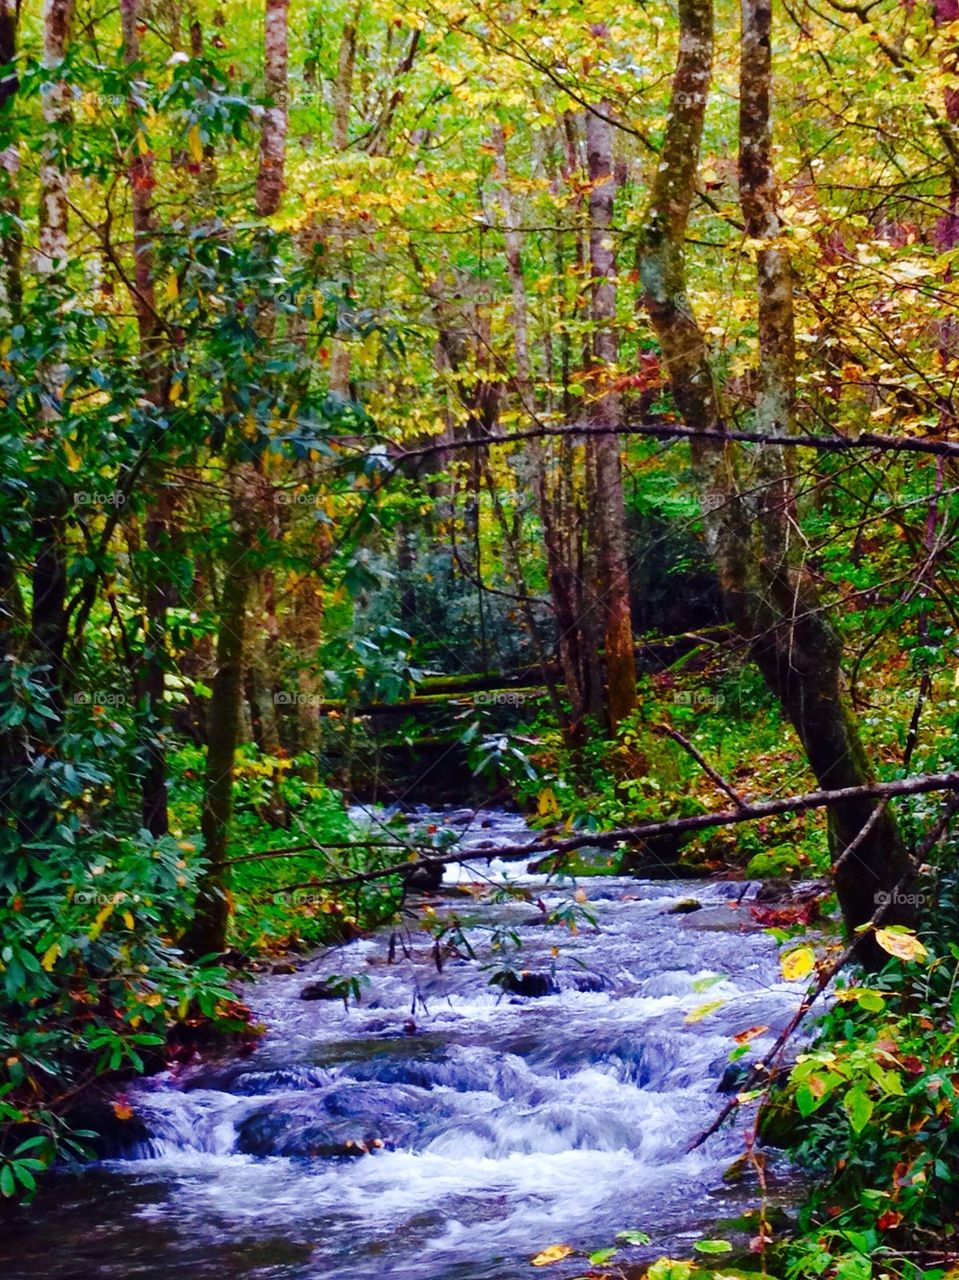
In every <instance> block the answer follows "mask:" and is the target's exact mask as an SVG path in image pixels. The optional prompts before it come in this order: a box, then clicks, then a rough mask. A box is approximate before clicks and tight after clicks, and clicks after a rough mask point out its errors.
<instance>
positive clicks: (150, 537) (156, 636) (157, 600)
mask: <svg viewBox="0 0 959 1280" xmlns="http://www.w3.org/2000/svg"><path fill="white" fill-rule="evenodd" d="M120 21H121V27H122V31H123V57H124V61H125V62H126V64H127V67H128V68H133V67H135V66H136V64H137V62H138V61H139V59H140V36H139V23H140V0H121V3H120ZM127 111H128V115H129V118H130V122H131V125H132V126H133V130H134V133H135V135H139V130H140V126H141V120H140V108H139V105H138V102H137V96H136V94H135V93H133V94H131V95H130V98H129V100H128V105H127ZM129 177H130V205H131V211H132V217H133V258H134V273H133V278H134V283H135V289H134V297H133V302H134V307H135V309H136V315H137V326H138V329H139V337H140V365H141V371H142V377H143V382H144V386H145V398H146V400H147V401H148V402H149V403H150V404H151V405H152V406H153V409H154V412H155V414H156V416H157V417H159V416H160V415H162V414H164V413H165V411H166V408H167V403H166V391H165V385H164V375H163V366H162V362H161V350H160V347H161V341H162V326H161V324H160V318H159V316H158V314H157V308H156V290H155V287H154V268H153V247H154V237H155V235H156V226H155V223H154V217H153V194H152V193H153V188H154V186H155V178H154V165H153V153H152V152H151V151H149V150H143V149H141V147H140V146H139V144H138V141H134V142H133V144H132V146H131V150H130V161H129ZM158 426H159V423H157V422H155V421H151V422H150V423H149V425H148V430H150V431H154V430H156V429H157V427H158ZM152 481H153V483H152V486H151V488H153V489H154V490H155V493H154V495H153V497H152V498H151V501H150V507H149V510H148V511H147V516H146V524H145V536H146V545H147V552H148V556H149V563H148V566H147V588H146V599H145V611H146V627H145V634H144V637H143V679H142V681H141V682H140V695H141V706H140V708H139V721H140V725H139V728H140V736H141V744H142V750H143V757H144V772H143V785H142V818H143V825H144V827H145V828H146V830H147V831H149V832H150V834H151V835H154V836H162V835H166V833H167V831H168V830H169V826H170V823H169V814H168V809H167V776H166V774H167V770H166V748H165V746H164V739H163V732H164V728H165V714H164V692H165V689H164V682H165V673H166V627H167V610H168V608H170V606H171V605H172V604H173V603H174V589H173V584H172V575H171V573H170V568H169V556H170V552H171V530H172V523H173V501H172V496H171V492H170V490H169V489H168V488H167V486H166V485H165V483H164V481H163V478H162V476H161V475H160V474H159V473H158V471H157V470H156V469H155V470H154V474H153V477H152Z"/></svg>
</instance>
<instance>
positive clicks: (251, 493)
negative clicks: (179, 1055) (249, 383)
mask: <svg viewBox="0 0 959 1280" xmlns="http://www.w3.org/2000/svg"><path fill="white" fill-rule="evenodd" d="M257 480H258V477H256V475H255V473H252V471H251V469H250V468H249V467H248V466H245V467H243V468H240V469H238V470H237V472H236V474H235V475H234V480H233V492H232V495H231V503H230V530H231V537H230V539H229V542H228V544H227V548H226V554H225V559H224V573H223V583H222V587H221V590H220V623H219V630H218V632H217V646H216V672H215V673H214V676H213V692H212V696H211V698H210V707H209V712H208V716H207V747H206V772H205V775H204V784H203V811H202V814H201V819H200V830H201V832H202V835H203V856H204V858H205V860H206V866H205V867H204V870H203V873H202V875H201V877H200V881H199V884H198V889H197V898H196V903H195V906H194V915H193V920H192V922H191V924H190V927H189V929H188V930H187V932H186V934H185V936H184V937H183V939H182V941H181V946H182V948H183V950H184V952H185V953H186V954H187V955H189V956H191V957H193V958H197V957H199V956H205V955H213V954H217V953H219V952H222V951H224V950H225V949H226V936H227V928H228V926H229V919H230V907H229V898H228V896H227V885H226V875H227V842H228V839H229V834H230V822H231V820H232V817H233V766H234V761H235V759H236V748H237V742H238V740H239V733H240V718H241V706H242V702H243V661H244V643H245V638H246V612H247V603H248V600H249V595H250V587H251V584H252V582H253V576H254V575H253V568H252V565H251V562H250V557H251V554H252V552H253V549H254V546H255V540H256V530H255V526H254V524H253V514H252V513H253V512H255V511H256V509H257V502H256V496H257V489H258V484H257Z"/></svg>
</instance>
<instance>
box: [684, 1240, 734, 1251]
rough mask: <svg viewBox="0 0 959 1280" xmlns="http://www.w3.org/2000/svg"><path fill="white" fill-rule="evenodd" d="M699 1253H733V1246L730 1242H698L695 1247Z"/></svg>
mask: <svg viewBox="0 0 959 1280" xmlns="http://www.w3.org/2000/svg"><path fill="white" fill-rule="evenodd" d="M693 1248H694V1249H695V1250H696V1252H697V1253H732V1251H733V1246H732V1245H731V1244H730V1243H729V1241H728V1240H697V1241H696V1243H695V1244H694V1245H693Z"/></svg>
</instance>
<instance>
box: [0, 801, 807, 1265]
mask: <svg viewBox="0 0 959 1280" xmlns="http://www.w3.org/2000/svg"><path fill="white" fill-rule="evenodd" d="M422 816H425V817H428V816H429V815H422ZM445 817H446V819H447V820H449V818H450V815H448V814H447V815H445ZM436 820H437V821H443V820H444V815H443V814H437V815H436ZM524 833H525V828H524V824H523V822H522V819H520V818H519V817H517V816H516V815H512V814H508V813H505V812H502V811H489V812H485V813H484V812H480V813H478V814H476V815H475V817H474V818H473V819H472V822H471V824H470V826H469V827H468V829H467V831H466V835H465V838H464V846H465V848H466V849H467V850H472V851H474V852H473V853H472V854H467V855H466V856H467V857H472V858H473V859H474V860H472V861H465V862H464V863H460V864H456V865H454V866H452V867H450V868H449V869H448V871H447V874H446V880H445V892H443V893H441V894H439V895H436V896H435V897H433V898H431V899H430V903H431V904H432V905H433V906H434V907H435V909H436V910H437V912H438V913H439V914H441V915H442V914H443V913H444V912H445V911H447V910H456V911H457V912H458V913H459V914H460V915H461V916H462V917H463V918H464V919H465V918H467V917H468V918H469V922H470V923H469V927H468V929H467V932H466V935H465V936H466V939H467V941H468V942H470V943H471V944H472V946H473V947H474V949H475V951H476V956H477V958H476V959H475V960H471V959H469V958H466V957H465V955H464V956H462V958H461V957H457V956H456V955H451V956H448V957H447V958H446V960H445V962H444V963H443V964H442V968H438V966H437V963H436V956H435V954H434V948H433V940H432V938H431V937H430V936H429V935H428V934H426V933H424V932H422V931H421V930H420V929H419V928H418V926H417V924H416V922H415V920H412V919H411V921H410V923H409V927H408V929H402V930H398V931H397V934H396V937H395V939H394V945H393V947H392V948H391V946H390V932H391V931H390V930H386V931H385V932H383V933H380V934H377V935H375V936H372V937H369V938H366V939H363V940H361V941H357V942H355V943H352V944H350V945H349V946H346V947H343V948H338V949H334V950H331V951H329V952H327V953H325V954H323V955H321V956H319V957H318V958H316V959H314V960H312V961H309V962H308V963H306V964H305V965H304V966H303V967H302V969H301V970H300V971H298V972H296V973H289V974H274V975H269V976H263V977H260V978H258V979H257V981H256V983H255V984H254V985H252V986H251V987H250V988H249V989H248V990H247V991H245V992H244V999H245V1000H246V1001H247V1002H248V1003H250V1004H251V1005H252V1007H253V1008H254V1010H255V1012H256V1013H257V1014H258V1016H259V1018H260V1019H261V1020H262V1021H263V1022H264V1023H265V1024H266V1027H267V1033H266V1035H265V1037H264V1038H263V1040H262V1042H261V1043H260V1044H259V1046H258V1047H257V1048H256V1050H255V1051H254V1052H253V1053H252V1054H251V1055H249V1056H247V1057H245V1058H239V1059H234V1060H232V1061H228V1062H226V1063H222V1062H221V1063H219V1064H210V1063H205V1064H202V1065H193V1066H190V1067H185V1068H180V1069H179V1070H176V1071H170V1072H167V1073H164V1074H162V1075H159V1076H156V1077H153V1078H150V1079H146V1080H142V1081H140V1082H138V1083H137V1084H135V1085H133V1086H132V1087H129V1088H128V1089H127V1090H126V1093H125V1097H126V1100H127V1101H128V1102H129V1105H130V1106H131V1107H132V1108H133V1111H134V1113H135V1117H136V1119H135V1122H134V1128H133V1133H134V1136H135V1138H136V1140H133V1139H131V1141H130V1142H129V1143H128V1144H126V1147H125V1149H122V1150H120V1151H119V1152H118V1155H120V1156H122V1158H115V1159H112V1160H107V1161H104V1162H101V1163H100V1164H96V1165H91V1166H90V1167H88V1168H86V1169H84V1170H82V1171H80V1172H79V1173H67V1172H65V1173H63V1174H61V1175H58V1176H57V1178H55V1179H54V1182H53V1185H52V1187H50V1188H49V1189H48V1190H46V1192H45V1193H44V1195H43V1196H42V1197H41V1198H40V1200H39V1201H38V1202H37V1203H36V1204H35V1205H34V1206H33V1207H32V1208H30V1209H27V1210H18V1211H16V1212H15V1213H14V1214H13V1215H12V1217H11V1218H10V1219H9V1220H8V1221H7V1222H6V1223H5V1224H4V1228H3V1236H2V1239H0V1275H3V1276H4V1277H6V1280H38V1278H39V1277H57V1280H70V1278H73V1277H76V1280H81V1278H82V1280H91V1278H92V1277H98V1278H104V1280H121V1278H122V1280H132V1278H134V1277H142V1278H143V1280H167V1278H168V1277H172V1276H174V1275H180V1274H182V1275H189V1276H190V1277H191V1280H205V1278H207V1277H209V1278H210V1280H214V1278H215V1280H253V1278H254V1277H256V1278H258V1280H259V1278H265V1277H271V1278H272V1277H277V1278H279V1277H283V1278H289V1280H314V1278H318V1277H333V1278H335V1280H369V1278H370V1277H381V1276H382V1277H392V1276H396V1277H405V1278H406V1280H524V1278H525V1277H527V1276H532V1275H537V1274H539V1275H542V1274H544V1273H543V1272H541V1271H538V1270H534V1269H532V1268H531V1266H530V1258H531V1256H532V1255H533V1254H535V1253H536V1252H537V1251H538V1250H540V1249H542V1248H544V1247H545V1246H547V1245H550V1244H553V1243H557V1242H561V1241H562V1242H566V1243H569V1244H570V1245H572V1246H574V1247H575V1248H577V1249H596V1248H600V1247H602V1246H604V1245H607V1244H611V1243H612V1242H613V1238H614V1236H615V1234H616V1232H617V1231H619V1230H621V1229H624V1228H626V1229H642V1230H644V1231H647V1232H648V1233H649V1234H650V1235H652V1236H653V1238H654V1241H655V1244H656V1246H657V1250H656V1251H657V1252H667V1251H668V1248H667V1247H666V1246H668V1245H669V1244H670V1243H671V1244H672V1245H673V1247H681V1246H682V1242H683V1240H684V1239H685V1240H686V1249H687V1251H688V1247H689V1240H690V1239H695V1238H696V1237H697V1236H698V1235H699V1234H700V1227H701V1225H702V1224H704V1223H709V1222H710V1221H713V1220H715V1219H718V1218H721V1217H723V1216H724V1214H735V1213H736V1212H739V1211H740V1209H741V1208H742V1207H743V1206H742V1204H741V1203H739V1204H736V1205H734V1206H733V1207H730V1201H731V1199H732V1198H734V1194H735V1193H733V1192H730V1191H729V1190H724V1183H723V1173H724V1171H725V1170H726V1168H727V1167H728V1166H729V1164H730V1162H731V1161H733V1160H734V1159H735V1158H736V1157H737V1156H739V1155H740V1154H741V1152H742V1125H737V1126H733V1127H732V1128H731V1129H728V1130H727V1131H724V1132H720V1133H719V1134H717V1135H715V1136H714V1137H713V1138H711V1139H710V1140H709V1141H708V1142H707V1143H706V1144H705V1145H704V1146H702V1147H701V1148H699V1149H698V1150H696V1151H694V1152H692V1153H689V1152H687V1147H688V1145H689V1142H690V1140H691V1139H693V1138H694V1137H695V1136H696V1135H697V1134H698V1133H699V1132H700V1131H701V1130H702V1129H704V1128H705V1127H706V1126H707V1125H708V1124H709V1122H710V1120H711V1119H712V1118H713V1117H714V1116H715V1114H716V1112H717V1110H718V1109H719V1107H720V1106H721V1105H722V1103H723V1101H724V1097H723V1095H722V1093H720V1092H719V1091H718V1086H719V1084H720V1081H721V1078H722V1076H723V1073H724V1071H725V1070H726V1069H727V1067H728V1065H729V1053H730V1050H731V1049H732V1048H733V1047H734V1042H733V1040H732V1036H733V1035H734V1034H735V1033H739V1032H742V1031H743V1030H745V1029H747V1028H755V1027H766V1028H768V1030H767V1031H765V1032H763V1033H761V1034H759V1035H758V1036H757V1037H756V1038H755V1039H753V1040H752V1042H751V1047H752V1051H753V1052H754V1053H756V1054H760V1055H761V1053H762V1050H763V1047H764V1046H767V1045H768V1044H769V1043H770V1041H771V1040H772V1038H773V1036H774V1034H775V1032H776V1031H777V1030H778V1029H779V1028H780V1027H781V1026H782V1025H783V1024H784V1023H785V1021H786V1020H787V1018H788V1017H789V1014H790V1013H791V1011H792V1010H793V1009H794V1008H795V1005H796V1003H797V1001H798V999H799V989H798V988H797V987H796V986H795V985H789V984H785V983H783V982H782V981H781V980H780V977H779V972H778V965H777V956H776V947H775V944H774V943H773V941H772V940H771V939H770V938H769V937H768V936H767V935H765V934H764V933H762V932H760V931H758V930H756V929H755V928H754V927H753V928H741V927H740V922H742V923H743V924H748V923H749V922H750V921H751V916H750V913H749V899H750V897H751V896H752V895H753V894H754V893H755V890H756V888H757V886H755V885H744V884H742V883H718V882H708V883H707V882H697V881H675V880H674V881H668V882H667V881H656V880H636V879H626V878H617V877H598V878H589V879H584V880H582V881H581V882H580V888H581V890H582V891H584V892H585V894H586V896H587V899H588V901H587V902H586V903H584V904H582V905H583V906H585V907H586V909H588V910H589V911H590V912H591V913H592V915H594V916H595V922H596V923H595V925H591V924H589V923H588V922H587V921H584V920H583V919H582V918H581V919H580V920H579V922H578V926H577V930H576V932H575V934H573V933H572V932H571V931H570V929H569V928H568V926H567V925H565V924H563V923H555V924H550V923H548V919H547V917H548V913H549V912H550V911H553V910H555V909H556V908H559V907H561V906H563V905H564V904H566V903H568V902H569V901H570V900H571V898H572V892H571V887H570V886H569V885H568V884H567V885H565V886H560V885H557V884H556V883H555V882H549V881H547V879H546V877H545V876H543V875H537V874H531V873H530V872H529V870H528V869H527V868H526V867H525V866H524V865H523V864H521V863H520V864H517V863H515V862H514V863H505V862H502V861H498V860H496V858H495V856H494V855H493V854H491V848H494V847H495V845H496V844H509V843H515V842H516V841H517V840H520V839H522V838H523V836H524ZM490 857H492V860H491V861H487V859H488V858H490ZM477 882H478V883H480V884H482V885H483V886H484V887H485V888H486V890H488V889H489V885H490V882H493V883H500V884H502V883H505V882H509V883H510V884H513V885H516V886H518V887H520V888H521V889H522V890H523V897H522V898H520V899H516V898H512V899H510V898H508V897H506V896H504V895H502V894H496V893H494V894H492V895H490V894H489V893H488V892H487V893H486V894H485V895H479V894H477V895H476V896H475V897H474V896H472V895H470V894H467V893H466V892H465V886H468V885H472V884H474V883H477ZM691 898H692V899H695V900H697V901H698V902H699V903H700V904H701V906H700V909H699V910H698V911H694V912H690V913H688V914H686V913H680V912H674V911H671V908H675V907H676V906H677V905H678V904H679V903H681V902H682V901H683V900H685V899H691ZM419 914H420V913H419V912H417V915H419ZM753 923H754V922H753ZM494 926H499V928H500V929H501V930H509V929H511V930H512V931H513V932H515V934H516V936H517V937H518V938H519V939H520V940H521V941H522V944H523V946H522V949H521V951H520V952H519V953H518V955H517V956H514V957H513V958H512V960H511V963H512V965H513V967H514V968H515V969H516V970H520V969H522V970H524V971H529V972H530V973H532V974H534V975H536V979H534V981H535V982H537V983H538V985H539V987H540V988H541V989H544V988H545V989H546V994H542V995H539V996H537V997H532V996H524V995H519V994H514V993H511V992H509V991H504V990H503V989H502V987H499V986H496V985H491V984H490V982H489V979H490V976H491V973H493V972H494V971H495V969H497V968H499V969H502V968H503V967H504V965H505V964H506V961H504V959H503V958H502V953H496V954H494V953H493V952H492V951H491V950H490V942H491V934H490V928H491V927H494ZM501 936H502V935H501ZM460 950H461V951H462V947H461V948H460ZM391 952H392V954H391ZM497 955H499V956H500V958H497ZM356 973H360V974H364V975H366V977H367V978H368V979H369V984H368V986H366V987H365V989H364V992H363V995H362V1001H361V1003H360V1004H359V1005H354V1004H352V1003H351V1005H350V1007H349V1008H348V1009H344V1007H343V1004H342V1002H337V1001H330V1000H310V1001H308V1000H303V999H302V998H301V994H300V993H301V991H302V990H303V988H304V987H305V986H306V985H307V984H308V983H309V982H316V981H320V980H322V979H323V977H324V976H329V975H331V974H337V975H342V974H356ZM527 981H528V980H527ZM714 1004H715V1007H714V1008H711V1009H708V1010H704V1006H706V1005H714ZM690 1014H693V1017H692V1018H690V1016H689V1015H690ZM140 1126H143V1128H141V1127H140ZM144 1134H145V1136H144ZM364 1148H365V1149H366V1153H364ZM740 1198H741V1196H740ZM624 1256H628V1255H624ZM585 1268H586V1264H585V1263H584V1262H583V1261H582V1259H580V1261H579V1262H578V1263H577V1261H576V1259H575V1258H570V1259H569V1260H567V1261H566V1262H564V1263H562V1264H559V1265H556V1266H553V1267H550V1268H549V1274H550V1275H551V1276H552V1277H554V1278H555V1280H562V1278H563V1277H568V1276H573V1275H578V1274H582V1271H583V1270H584V1269H585Z"/></svg>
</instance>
